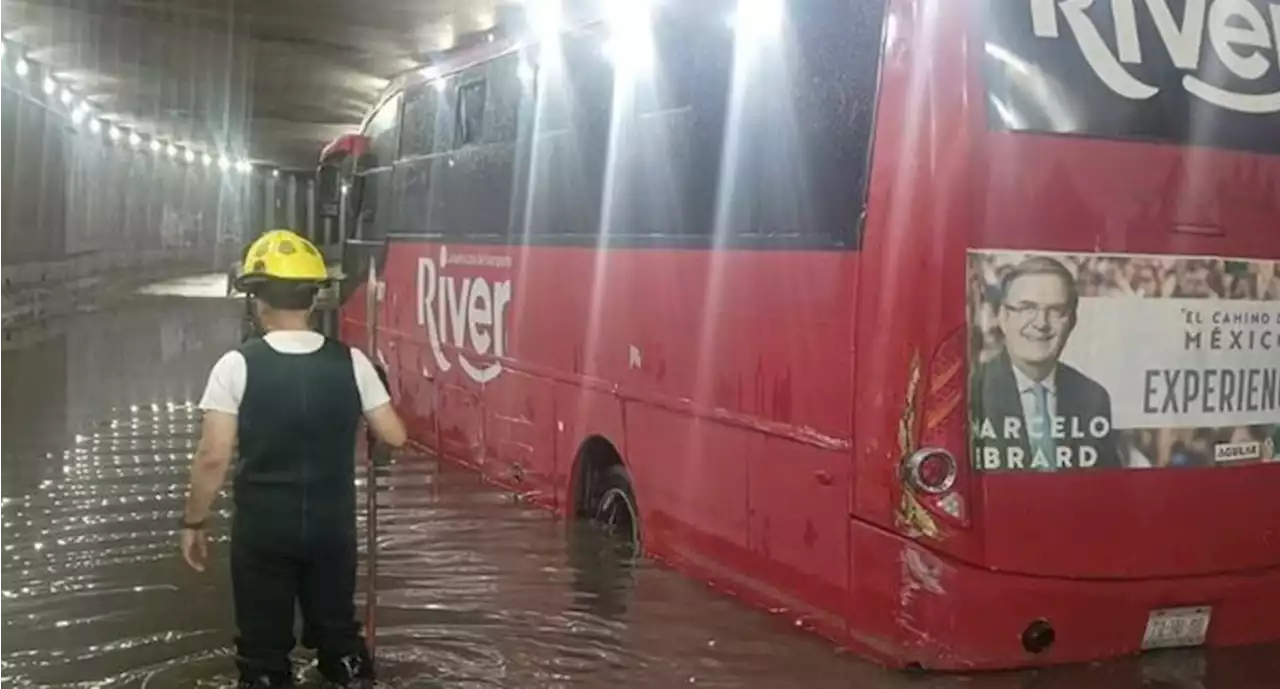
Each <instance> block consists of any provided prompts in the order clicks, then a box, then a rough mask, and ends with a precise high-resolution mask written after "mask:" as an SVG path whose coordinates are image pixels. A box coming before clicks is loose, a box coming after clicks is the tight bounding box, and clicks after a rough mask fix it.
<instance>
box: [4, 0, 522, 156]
mask: <svg viewBox="0 0 1280 689" xmlns="http://www.w3.org/2000/svg"><path fill="white" fill-rule="evenodd" d="M514 4H518V2H511V1H510V0H508V1H506V2H504V1H503V0H234V1H233V0H3V17H2V21H3V31H4V38H5V40H6V41H8V42H9V45H10V46H13V45H17V46H20V48H21V49H22V50H23V51H24V52H25V54H26V56H27V57H28V58H29V59H31V60H32V61H33V62H35V63H37V64H39V65H42V66H44V65H47V66H48V67H49V68H50V69H52V71H53V74H54V77H55V78H56V79H57V80H58V81H60V82H61V83H63V84H64V85H66V86H68V87H69V88H70V89H71V90H72V91H73V92H75V93H76V94H77V95H78V96H80V97H83V98H86V99H87V101H88V102H89V103H90V104H91V105H92V106H93V107H94V108H96V110H97V112H98V113H99V115H100V116H101V117H102V118H103V119H105V120H108V121H112V122H116V123H118V124H119V125H121V126H122V127H126V128H128V129H131V130H137V131H138V132H139V133H141V134H142V135H143V136H146V137H152V136H155V137H161V138H164V139H166V140H172V141H175V142H178V143H179V144H181V143H183V142H191V144H192V146H193V147H196V148H199V149H201V150H206V149H211V148H214V147H215V146H217V147H220V148H223V149H224V150H225V151H226V152H228V153H229V154H230V155H232V156H235V157H241V156H247V157H248V158H250V159H251V160H253V161H254V162H257V163H261V164H271V165H280V166H285V167H300V168H308V167H311V166H313V165H314V164H315V161H316V157H317V153H318V151H319V149H320V148H321V147H322V146H323V145H324V144H325V143H326V142H328V141H329V140H331V139H332V138H333V137H335V136H337V135H340V134H343V133H346V132H349V131H353V130H354V129H355V127H356V126H357V125H358V124H359V122H360V119H361V117H362V116H363V114H364V113H365V111H366V109H367V108H368V107H369V106H371V105H372V104H373V103H374V101H375V100H376V98H377V97H378V94H379V92H380V91H381V90H382V89H383V88H385V86H386V85H387V83H388V81H387V80H388V78H390V77H393V76H395V75H396V74H398V73H402V72H404V71H406V70H409V69H413V68H415V67H418V66H421V65H423V64H427V63H429V62H430V61H432V60H433V59H439V58H440V56H441V55H442V54H447V53H448V51H452V50H456V49H458V48H459V47H462V46H465V45H467V44H469V43H472V42H473V41H476V40H483V39H484V38H486V37H487V34H488V32H489V31H490V30H492V29H493V28H494V27H495V25H496V24H497V17H498V13H499V12H500V11H503V10H506V9H510V6H511V5H514ZM213 152H214V153H217V152H218V151H216V150H215V151H213Z"/></svg>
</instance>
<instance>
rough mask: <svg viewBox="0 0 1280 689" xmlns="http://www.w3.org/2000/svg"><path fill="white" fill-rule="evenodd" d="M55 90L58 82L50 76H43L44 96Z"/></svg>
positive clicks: (51, 93) (50, 94)
mask: <svg viewBox="0 0 1280 689" xmlns="http://www.w3.org/2000/svg"><path fill="white" fill-rule="evenodd" d="M57 90H58V82H56V81H54V80H53V79H52V78H51V77H45V78H44V94H45V95H46V96H52V95H53V94H54V92H56V91H57Z"/></svg>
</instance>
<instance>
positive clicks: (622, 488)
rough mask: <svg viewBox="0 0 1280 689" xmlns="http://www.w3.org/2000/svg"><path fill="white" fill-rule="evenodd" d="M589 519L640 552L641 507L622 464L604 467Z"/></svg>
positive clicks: (633, 551)
mask: <svg viewBox="0 0 1280 689" xmlns="http://www.w3.org/2000/svg"><path fill="white" fill-rule="evenodd" d="M595 489H596V490H595V491H594V493H595V495H593V496H592V498H591V501H590V508H589V510H588V513H587V515H586V516H587V518H588V519H589V520H590V521H592V522H593V523H595V524H597V525H598V526H599V527H600V528H602V529H603V530H604V531H605V532H606V533H607V534H608V535H609V536H610V537H611V538H613V539H615V540H616V541H617V542H618V545H620V546H622V547H625V548H627V549H628V550H630V551H631V552H632V554H633V555H638V554H639V553H640V510H639V508H637V507H636V494H635V490H634V489H632V487H631V478H630V477H629V476H627V471H626V469H624V468H622V466H620V465H617V464H615V465H613V466H610V467H607V468H605V469H604V470H603V471H602V472H601V474H600V476H599V479H598V483H597V484H596V486H595Z"/></svg>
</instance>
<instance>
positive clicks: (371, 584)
mask: <svg viewBox="0 0 1280 689" xmlns="http://www.w3.org/2000/svg"><path fill="white" fill-rule="evenodd" d="M377 272H378V269H377V265H376V264H375V262H374V259H373V257H372V256H370V257H369V281H368V284H367V285H366V294H365V324H366V326H367V329H368V330H367V332H366V335H367V337H368V343H369V359H370V361H373V362H374V365H375V366H376V367H377V370H378V376H379V377H380V378H382V384H383V385H386V382H387V375H386V372H385V371H383V370H382V367H381V366H378V365H377V361H378V359H377V357H378V275H377ZM367 444H368V446H369V466H368V469H367V470H366V471H367V474H366V482H365V490H364V492H365V518H366V522H365V567H366V572H365V607H364V628H365V643H366V644H368V647H369V658H370V660H372V659H373V658H374V657H375V654H376V653H377V648H378V627H377V617H376V612H377V609H378V474H377V466H378V464H379V460H380V459H381V458H382V457H381V456H382V455H383V454H384V453H385V452H387V450H388V448H383V447H380V445H381V443H379V442H377V439H376V438H375V437H374V436H373V432H372V431H370V432H369V434H368V438H367Z"/></svg>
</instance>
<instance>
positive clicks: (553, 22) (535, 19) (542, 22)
mask: <svg viewBox="0 0 1280 689" xmlns="http://www.w3.org/2000/svg"><path fill="white" fill-rule="evenodd" d="M560 3H561V0H529V4H528V5H527V7H528V10H527V11H528V12H529V25H530V26H532V27H533V30H534V32H536V33H537V34H538V38H539V39H540V40H542V41H553V40H555V39H556V38H557V37H559V36H560V16H561V14H562V8H561V6H560Z"/></svg>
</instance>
